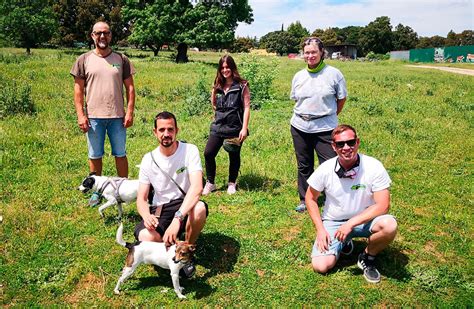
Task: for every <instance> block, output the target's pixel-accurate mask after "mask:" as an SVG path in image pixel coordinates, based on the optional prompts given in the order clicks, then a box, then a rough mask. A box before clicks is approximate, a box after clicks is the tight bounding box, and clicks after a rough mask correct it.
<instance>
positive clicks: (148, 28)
mask: <svg viewBox="0 0 474 309" xmlns="http://www.w3.org/2000/svg"><path fill="white" fill-rule="evenodd" d="M190 8H192V5H191V3H189V2H188V1H187V0H179V1H175V0H151V1H135V0H127V1H126V2H125V5H124V6H123V8H122V14H123V16H124V19H125V20H127V21H129V22H130V23H131V25H132V26H131V30H132V34H131V35H130V37H129V39H128V40H129V42H130V43H132V44H139V45H141V46H147V47H149V48H150V49H151V50H152V51H153V54H154V55H155V56H157V55H158V52H159V51H160V49H161V46H163V44H169V43H172V42H174V36H175V34H176V32H179V31H183V21H182V20H183V18H182V16H183V15H184V14H185V13H186V10H188V9H190Z"/></svg>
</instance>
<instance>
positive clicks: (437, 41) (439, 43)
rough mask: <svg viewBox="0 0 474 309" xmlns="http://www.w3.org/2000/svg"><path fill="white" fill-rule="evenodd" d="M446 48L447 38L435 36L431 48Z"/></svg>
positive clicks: (432, 38)
mask: <svg viewBox="0 0 474 309" xmlns="http://www.w3.org/2000/svg"><path fill="white" fill-rule="evenodd" d="M443 46H446V38H443V37H442V36H439V35H435V36H432V37H431V47H443Z"/></svg>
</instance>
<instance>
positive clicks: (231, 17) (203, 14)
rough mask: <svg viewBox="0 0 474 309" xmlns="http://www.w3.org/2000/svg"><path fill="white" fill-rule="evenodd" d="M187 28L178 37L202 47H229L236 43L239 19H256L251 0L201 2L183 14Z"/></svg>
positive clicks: (245, 20) (247, 21)
mask: <svg viewBox="0 0 474 309" xmlns="http://www.w3.org/2000/svg"><path fill="white" fill-rule="evenodd" d="M183 20H184V21H183V22H184V24H185V27H184V30H183V31H182V32H181V33H179V34H177V36H176V40H178V41H182V42H186V43H188V44H190V45H193V46H196V47H199V48H212V49H221V48H228V47H230V46H231V44H232V43H233V42H234V37H235V29H236V28H237V25H238V22H246V23H249V24H250V23H251V22H252V21H253V13H252V8H251V7H250V6H249V5H248V1H247V0H233V1H207V0H202V1H199V2H198V3H197V4H196V5H195V6H194V8H192V9H188V10H187V11H186V14H185V15H184V16H183Z"/></svg>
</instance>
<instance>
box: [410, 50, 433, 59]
mask: <svg viewBox="0 0 474 309" xmlns="http://www.w3.org/2000/svg"><path fill="white" fill-rule="evenodd" d="M434 54H435V49H434V48H424V49H410V62H433V61H434Z"/></svg>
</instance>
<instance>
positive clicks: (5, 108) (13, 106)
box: [0, 82, 36, 119]
mask: <svg viewBox="0 0 474 309" xmlns="http://www.w3.org/2000/svg"><path fill="white" fill-rule="evenodd" d="M1 88H2V91H1V92H0V119H3V118H5V117H7V116H12V115H15V114H29V115H33V114H35V113H36V108H35V105H34V102H33V99H32V98H31V86H30V85H29V84H26V85H23V86H18V85H17V84H16V82H13V83H5V84H4V85H2V86H1Z"/></svg>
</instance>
